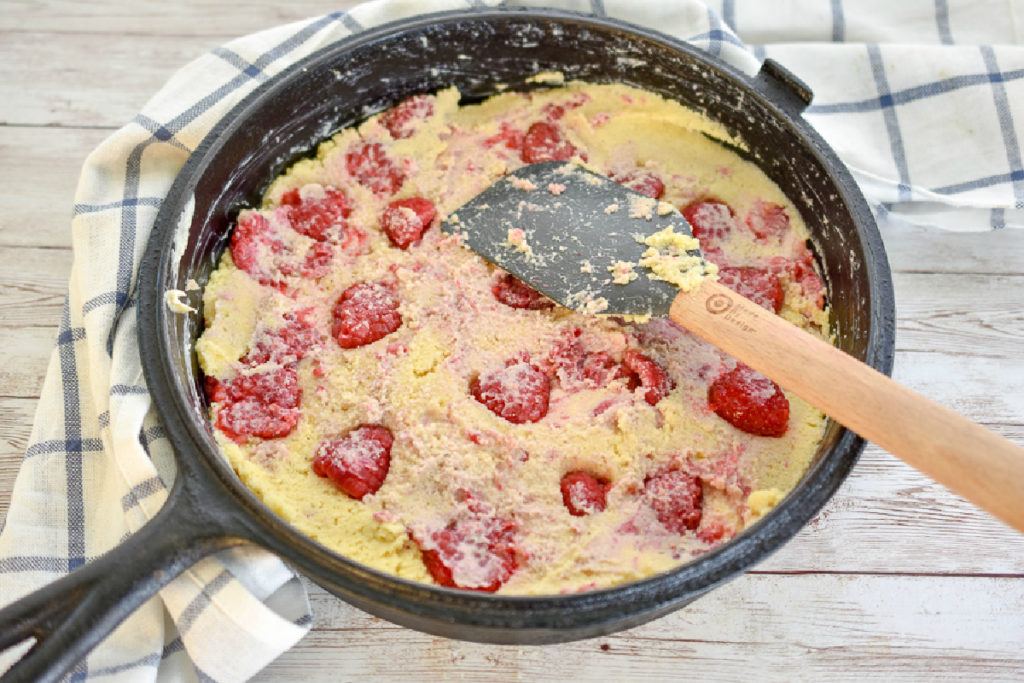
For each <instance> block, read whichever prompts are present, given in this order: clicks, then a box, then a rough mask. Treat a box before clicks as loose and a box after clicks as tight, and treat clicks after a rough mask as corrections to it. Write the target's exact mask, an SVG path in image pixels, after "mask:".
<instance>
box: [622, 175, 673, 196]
mask: <svg viewBox="0 0 1024 683" xmlns="http://www.w3.org/2000/svg"><path fill="white" fill-rule="evenodd" d="M612 180H614V181H615V182H617V183H619V184H620V185H625V186H626V187H628V188H629V189H631V190H633V192H639V193H640V194H642V195H646V196H648V197H653V198H654V199H661V196H662V195H663V194H665V183H663V182H661V178H659V177H658V176H656V175H655V174H654V173H651V172H650V171H646V170H643V169H637V170H635V171H630V172H629V173H627V174H626V175H622V176H613V177H612Z"/></svg>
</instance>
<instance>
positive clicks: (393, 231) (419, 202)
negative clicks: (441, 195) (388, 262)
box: [380, 197, 437, 249]
mask: <svg viewBox="0 0 1024 683" xmlns="http://www.w3.org/2000/svg"><path fill="white" fill-rule="evenodd" d="M436 213H437V210H436V209H435V208H434V203H433V202H431V201H430V200H429V199H424V198H423V197H410V198H409V199H398V200H395V201H393V202H391V203H390V204H388V207H387V208H386V209H384V213H383V214H381V217H380V228H381V230H383V231H384V233H385V234H386V235H387V236H388V239H390V240H391V244H393V245H395V246H396V247H398V248H399V249H408V248H409V245H411V244H413V243H414V242H418V241H419V239H420V237H422V236H423V233H424V232H425V231H426V229H427V228H429V227H430V223H431V221H433V220H434V215H435V214H436Z"/></svg>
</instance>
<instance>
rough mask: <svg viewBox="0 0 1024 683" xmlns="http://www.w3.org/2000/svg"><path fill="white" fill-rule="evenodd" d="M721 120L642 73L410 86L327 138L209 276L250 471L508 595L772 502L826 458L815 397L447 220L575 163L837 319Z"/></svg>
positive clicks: (207, 366) (227, 399)
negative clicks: (489, 256)
mask: <svg viewBox="0 0 1024 683" xmlns="http://www.w3.org/2000/svg"><path fill="white" fill-rule="evenodd" d="M550 78H551V77H550V76H544V78H543V79H542V81H543V82H548V83H555V82H556V81H552V80H550ZM713 138H714V139H723V140H724V139H728V136H727V135H726V133H725V131H724V130H722V129H721V128H720V127H718V126H717V125H716V124H714V123H713V122H711V121H708V120H707V119H704V118H702V117H701V116H699V115H698V114H696V113H695V112H692V111H690V110H688V109H686V108H684V107H682V106H680V105H679V104H677V103H674V102H671V101H667V100H664V99H662V98H661V97H659V96H657V95H654V94H652V93H648V92H644V91H641V90H637V89H633V88H629V87H626V86H622V85H593V84H582V83H569V84H566V85H564V86H563V87H555V88H552V89H550V90H538V91H534V92H532V93H529V94H524V93H517V92H508V93H504V94H501V95H497V96H495V97H493V98H491V99H489V100H486V101H484V102H482V103H479V104H474V105H470V106H461V107H460V106H459V93H458V92H457V91H456V90H455V89H448V90H444V91H441V92H438V93H436V94H434V95H419V96H416V97H413V98H410V99H409V100H407V101H406V102H403V103H402V104H401V105H399V106H398V107H396V108H394V109H392V110H389V111H388V112H384V113H383V114H380V115H377V116H374V117H371V118H370V119H368V120H367V121H365V122H364V123H362V124H361V125H360V126H358V127H357V128H352V129H348V130H344V131H342V132H340V133H338V134H337V135H335V136H334V137H333V138H331V139H330V140H328V141H326V142H324V143H322V144H321V145H320V147H319V149H318V151H317V154H316V156H315V157H314V158H310V159H307V160H304V161H301V162H299V163H297V164H296V165H294V166H293V167H292V168H291V169H290V170H289V171H288V172H286V173H285V174H284V175H282V176H281V177H279V178H278V179H277V180H276V181H275V182H274V183H273V184H272V185H271V187H270V188H269V190H268V191H267V192H266V195H265V197H264V201H263V204H262V206H261V207H259V208H258V209H252V210H245V211H242V212H241V213H240V215H239V217H238V221H237V225H236V227H235V230H234V233H233V235H232V241H231V245H230V248H229V249H228V250H227V251H225V253H224V256H223V258H222V261H221V263H220V265H219V267H218V268H217V270H216V271H215V272H214V273H213V274H212V276H211V278H210V281H209V282H208V284H207V285H206V287H205V290H204V294H203V297H204V298H203V302H204V315H205V322H206V327H205V331H204V333H203V335H202V337H201V338H200V339H199V341H198V342H197V346H196V349H197V353H198V356H199V360H200V363H201V366H202V369H203V371H204V373H205V375H206V383H207V384H206V391H207V396H208V398H209V400H210V403H211V413H210V415H211V420H212V422H213V424H214V426H215V430H214V431H215V436H216V439H217V441H218V443H219V445H220V447H221V448H222V450H223V452H224V454H225V455H226V456H227V458H228V459H229V460H230V462H231V464H232V465H233V467H234V469H235V470H236V471H237V472H238V474H239V476H240V477H241V479H242V480H243V481H244V482H245V483H246V485H247V486H249V487H250V488H251V489H252V490H253V491H254V492H255V493H256V494H257V495H259V496H260V497H261V498H262V499H263V500H264V501H265V502H266V503H267V504H268V505H269V506H270V507H271V508H272V509H273V510H274V511H275V512H276V513H277V514H279V515H280V516H281V517H282V518H284V519H285V520H286V521H288V522H289V523H290V524H292V525H294V526H295V527H296V528H298V529H299V530H301V531H302V532H304V533H306V534H307V535H309V536H310V537H312V538H314V539H316V540H317V541H319V542H321V543H323V544H324V545H326V546H328V547H329V548H331V549H333V550H335V551H337V552H338V553H341V554H343V555H346V556H348V557H350V558H352V559H355V560H357V561H359V562H362V563H364V564H365V565H367V566H370V567H372V568H374V569H378V570H381V571H384V572H389V573H392V574H396V575H398V576H401V577H405V578H408V579H413V580H418V581H423V582H428V583H429V582H434V583H440V584H443V585H448V586H455V587H461V588H466V589H474V590H486V591H498V592H500V593H509V594H551V593H559V592H571V591H580V590H587V589H592V588H598V587H605V586H610V585H615V584H619V583H623V582H626V581H631V580H634V579H639V578H643V577H647V576H650V575H652V574H655V573H658V572H661V571H664V570H667V569H670V568H672V567H675V566H678V565H679V564H681V563H685V562H687V561H689V560H691V559H693V558H694V557H696V556H698V555H700V554H702V553H705V552H707V551H708V550H709V549H712V548H714V547H716V546H717V545H719V544H721V543H723V542H726V541H727V540H728V539H730V538H731V537H733V536H734V535H735V534H737V533H739V532H741V531H742V530H743V529H744V528H745V527H747V526H749V525H750V524H752V523H753V522H755V521H756V520H757V519H759V518H760V517H761V516H762V515H763V514H765V513H766V512H767V511H769V510H770V509H771V508H772V507H773V506H774V505H775V504H777V503H778V501H779V500H781V499H782V497H783V496H784V494H785V493H786V492H788V491H789V490H790V489H791V488H792V487H793V486H794V485H795V484H796V482H797V481H798V480H799V479H800V477H801V475H802V474H803V472H804V470H805V469H806V467H807V465H808V464H809V463H810V462H811V460H812V459H813V457H814V455H815V453H816V450H817V445H818V443H819V441H820V439H821V437H822V434H823V431H824V428H825V418H824V417H823V416H822V414H821V413H820V412H819V411H817V410H816V409H813V408H812V407H810V406H808V405H807V404H806V403H804V402H803V401H801V400H800V399H799V398H797V397H795V396H792V395H788V394H785V393H784V392H782V391H781V390H779V389H778V388H777V387H775V386H774V385H773V384H772V383H771V382H770V381H768V380H766V378H762V377H760V376H757V375H756V373H753V374H751V373H752V371H750V372H748V369H746V368H745V366H740V365H737V363H736V361H734V360H733V359H731V358H729V357H728V356H726V355H724V354H723V353H721V352H720V351H718V350H717V349H715V348H713V347H711V346H709V345H708V344H706V343H704V342H702V341H700V340H698V339H697V338H696V337H694V336H693V335H691V334H689V333H688V332H686V331H684V330H682V329H681V328H679V327H678V326H676V325H675V324H674V323H672V322H670V321H667V320H664V319H652V320H648V321H630V322H627V321H625V320H621V319H614V318H607V317H601V316H592V315H581V314H578V313H574V312H572V311H569V310H567V309H564V308H561V307H559V306H557V305H554V304H553V302H550V301H548V300H547V299H545V298H544V297H543V296H541V295H539V294H538V293H537V292H535V291H533V290H532V289H531V288H529V286H527V285H525V284H524V283H521V282H518V281H516V280H515V279H514V278H512V277H511V276H510V275H508V274H505V273H503V272H502V271H500V270H498V269H497V268H495V267H494V266H492V265H490V264H489V263H487V262H486V261H484V260H483V259H481V258H480V257H478V256H476V255H475V254H474V253H472V252H470V251H469V250H468V249H466V248H465V247H463V246H462V245H460V244H459V241H458V239H457V238H455V237H452V236H447V235H445V234H443V233H442V232H441V231H440V230H439V229H438V224H439V222H440V221H441V220H442V219H444V218H446V217H449V214H453V213H454V212H455V211H456V209H458V207H459V206H461V205H462V204H463V203H465V202H466V201H467V200H469V199H470V198H472V197H473V196H475V195H476V194H478V193H479V192H480V191H482V190H483V189H485V188H486V187H488V186H489V185H490V184H491V183H493V182H494V181H495V180H497V179H498V178H500V177H501V176H503V175H504V174H506V173H508V172H509V171H511V170H514V169H516V168H518V167H519V166H521V165H523V164H524V163H530V162H533V161H544V160H552V159H555V160H569V159H572V158H577V159H582V160H584V161H585V163H586V165H587V167H588V168H593V169H596V170H598V171H599V172H601V173H602V174H604V175H607V176H609V177H611V178H613V179H615V180H617V181H619V182H622V183H623V184H625V185H628V186H630V187H631V188H633V189H635V190H637V191H638V192H641V193H643V194H645V195H647V196H648V197H650V201H646V200H641V201H638V202H635V203H634V204H633V205H632V206H629V207H623V208H624V209H625V210H629V211H630V212H634V211H636V212H638V213H639V214H643V213H645V212H646V213H649V212H652V211H658V212H660V211H661V210H662V209H663V208H664V206H669V207H670V208H671V207H678V208H679V209H680V210H682V211H683V213H684V215H685V216H686V217H687V219H688V220H689V221H690V223H691V224H692V225H693V227H694V233H695V236H696V237H698V239H700V242H701V247H702V249H703V250H704V252H705V254H707V256H708V258H709V260H711V261H712V262H714V263H716V264H717V265H718V266H719V267H720V278H721V281H722V282H723V283H725V284H726V285H727V286H731V287H733V288H735V289H737V291H740V292H742V293H744V294H745V295H746V296H748V297H750V298H752V299H754V300H755V301H758V303H761V304H762V305H764V306H766V307H767V308H770V309H772V310H775V311H776V312H777V313H778V314H779V315H782V316H783V317H785V318H787V319H789V320H791V321H793V322H795V323H797V324H799V325H801V326H803V327H805V328H806V329H808V330H809V331H811V332H812V333H815V334H819V335H821V336H824V337H827V335H828V312H827V307H826V306H825V301H824V294H823V288H822V286H821V281H820V279H819V278H818V276H817V274H816V273H815V271H814V266H813V261H812V258H811V254H810V252H809V251H808V250H807V246H806V240H807V237H808V233H807V230H806V228H805V226H804V224H803V222H802V220H801V218H800V215H799V213H798V212H797V211H796V209H795V208H794V206H793V205H792V203H791V202H790V201H789V200H788V199H787V198H786V197H785V196H783V195H782V193H781V192H780V191H779V189H778V188H777V187H776V186H775V185H774V184H772V183H771V182H770V181H769V180H768V179H767V177H765V176H764V174H763V173H761V171H759V170H758V169H757V168H756V167H755V166H753V165H752V164H749V163H748V162H746V161H744V160H742V159H741V158H739V157H738V156H737V155H736V154H735V153H733V152H731V151H729V150H728V149H726V147H725V146H723V145H720V144H718V143H716V142H715V141H714V139H713ZM730 143H731V144H733V145H736V144H737V142H736V141H735V140H730ZM524 189H533V188H524ZM555 189H557V188H555ZM546 191H555V190H551V189H550V188H547V189H546ZM609 210H617V209H612V207H609ZM526 237H527V236H521V235H518V234H517V235H510V236H509V248H528V246H529V245H528V241H527V239H526ZM666 239H667V240H668V241H667V242H666V244H668V243H673V242H674V238H669V237H667V236H666ZM652 249H653V250H654V251H655V252H658V249H657V247H656V245H652ZM655 256H657V253H652V258H654V257H655ZM580 268H581V269H587V270H590V269H597V270H599V271H602V272H603V271H605V270H607V269H612V270H613V271H614V272H615V273H616V276H619V277H623V278H628V277H630V276H631V275H630V273H631V271H630V269H629V268H628V267H626V264H622V265H619V264H615V263H589V262H583V263H581V264H580ZM633 275H635V273H633ZM594 303H595V307H597V308H599V302H594Z"/></svg>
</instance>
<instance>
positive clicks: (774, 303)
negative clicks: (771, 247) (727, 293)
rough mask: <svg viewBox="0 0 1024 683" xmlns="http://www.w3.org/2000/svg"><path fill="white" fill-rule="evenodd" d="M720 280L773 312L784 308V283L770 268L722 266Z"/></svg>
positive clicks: (719, 273)
mask: <svg viewBox="0 0 1024 683" xmlns="http://www.w3.org/2000/svg"><path fill="white" fill-rule="evenodd" d="M718 281H719V282H721V283H722V284H723V285H725V286H726V287H728V288H729V289H731V290H732V291H734V292H736V293H737V294H739V295H740V296H744V297H746V298H748V299H750V300H751V301H753V302H754V303H755V304H757V305H758V306H760V307H762V308H765V309H767V310H769V311H772V312H773V313H778V312H779V311H780V310H781V309H782V283H781V282H779V276H778V275H776V274H775V273H773V272H771V271H770V270H764V269H763V268H754V267H753V266H743V267H733V266H722V267H721V268H719V269H718Z"/></svg>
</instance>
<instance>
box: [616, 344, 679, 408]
mask: <svg viewBox="0 0 1024 683" xmlns="http://www.w3.org/2000/svg"><path fill="white" fill-rule="evenodd" d="M622 364H623V365H625V366H626V369H627V370H629V371H630V372H632V373H633V374H634V375H636V377H637V379H639V380H640V386H642V387H644V388H645V389H647V391H646V392H644V400H645V401H647V402H648V403H649V404H651V405H652V406H653V405H657V403H658V401H660V400H661V399H663V398H665V397H666V396H668V393H669V392H670V391H672V389H674V388H675V386H676V385H675V382H673V381H672V378H671V377H669V376H668V373H667V372H665V368H663V367H661V366H660V365H658V364H657V363H656V362H654V361H653V360H651V359H650V358H648V357H647V356H645V355H644V354H642V353H640V352H639V351H637V350H636V349H629V350H628V351H626V353H625V354H623V356H622Z"/></svg>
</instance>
